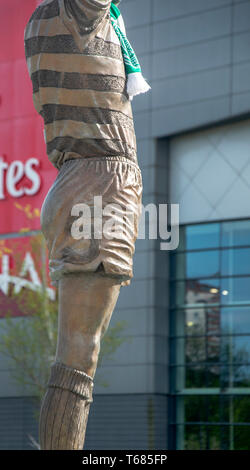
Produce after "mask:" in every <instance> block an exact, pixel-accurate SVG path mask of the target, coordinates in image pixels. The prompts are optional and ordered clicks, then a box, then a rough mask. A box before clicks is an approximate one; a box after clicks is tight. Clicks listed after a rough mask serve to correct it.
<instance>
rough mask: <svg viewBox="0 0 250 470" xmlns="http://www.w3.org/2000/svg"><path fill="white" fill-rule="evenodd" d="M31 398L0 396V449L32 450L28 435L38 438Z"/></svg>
mask: <svg viewBox="0 0 250 470" xmlns="http://www.w3.org/2000/svg"><path fill="white" fill-rule="evenodd" d="M34 410H35V409H34V403H33V400H32V399H31V398H26V397H20V398H0V450H9V449H13V450H33V449H34V447H33V446H32V443H31V440H30V439H29V435H30V436H32V437H33V438H34V439H35V440H36V441H37V439H38V426H37V422H36V420H35V417H34Z"/></svg>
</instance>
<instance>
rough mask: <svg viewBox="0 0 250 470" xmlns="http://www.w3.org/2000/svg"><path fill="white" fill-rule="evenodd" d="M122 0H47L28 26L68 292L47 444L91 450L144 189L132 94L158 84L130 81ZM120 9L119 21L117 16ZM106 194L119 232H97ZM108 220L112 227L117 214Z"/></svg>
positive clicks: (50, 214)
mask: <svg viewBox="0 0 250 470" xmlns="http://www.w3.org/2000/svg"><path fill="white" fill-rule="evenodd" d="M119 3H120V0H115V1H113V2H111V0H45V1H43V2H42V3H41V5H40V6H38V7H37V8H36V10H35V11H34V12H33V14H32V16H31V17H30V19H29V21H28V23H27V25H26V28H25V34H24V45H25V56H26V61H27V67H28V71H29V75H30V78H31V81H32V85H33V102H34V106H35V109H36V110H37V112H38V113H39V114H40V115H41V116H42V118H43V120H44V137H45V142H46V151H47V155H48V158H49V160H50V161H51V162H52V164H53V165H54V166H55V167H56V168H57V169H58V170H59V171H58V174H57V177H56V179H55V181H54V183H53V185H52V187H51V188H50V190H49V192H48V194H47V196H46V198H45V200H44V203H43V206H42V211H41V228H42V232H43V234H44V237H45V239H46V242H47V246H48V252H49V268H50V276H51V280H52V284H53V285H55V286H57V287H58V289H59V291H58V294H59V312H58V322H59V323H58V343H57V351H56V357H55V362H54V363H53V365H52V367H51V375H50V379H49V383H48V388H47V392H46V394H45V397H44V399H43V402H42V406H41V412H40V422H39V440H40V449H41V450H45V449H53V450H56V449H69V450H76V449H82V448H83V444H84V440H85V432H86V426H87V420H88V413H89V408H90V404H91V403H92V401H93V397H92V391H93V384H94V381H93V379H94V375H95V371H96V367H97V361H98V355H99V351H100V342H101V339H102V337H103V335H104V334H105V332H106V331H107V328H108V325H109V322H110V319H111V315H112V312H113V310H114V307H115V305H116V302H117V299H118V296H119V292H120V288H121V286H127V285H129V284H130V281H131V278H132V277H133V254H134V249H135V247H134V243H135V240H136V238H137V236H138V221H139V217H140V214H141V198H142V189H143V186H142V177H141V171H140V168H139V166H138V161H137V147H136V137H135V130H134V123H133V114H132V108H131V100H132V98H133V95H134V94H138V93H140V92H142V93H143V92H145V91H147V90H148V89H149V88H150V87H149V86H148V87H147V86H146V87H145V82H144V84H143V83H142V80H143V77H142V75H140V76H139V72H138V70H139V69H138V68H137V69H136V70H133V68H131V69H130V70H129V72H131V77H130V79H131V78H133V79H134V77H135V78H136V79H138V78H139V81H138V83H139V90H138V89H136V86H134V85H132V87H131V83H132V82H131V80H130V87H128V74H126V70H125V66H124V54H125V53H126V51H125V52H124V47H123V48H122V46H121V44H122V43H121V41H122V39H121V38H123V40H125V43H126V39H124V38H125V34H126V31H125V26H124V23H123V20H122V17H121V15H120V12H119V9H118V4H119ZM112 8H113V10H112V11H113V15H116V16H117V17H118V16H119V15H120V17H119V18H118V19H117V21H116V20H114V18H115V17H116V16H113V20H112V21H111V13H110V12H111V9H112ZM113 21H115V25H114V24H113ZM119 28H120V29H119ZM120 31H123V35H122V34H121V33H120ZM118 35H120V37H118ZM125 43H124V42H123V44H125ZM134 64H135V61H134ZM137 65H138V64H137ZM131 67H132V66H131ZM132 72H135V73H134V74H133V73H132ZM140 84H141V85H142V88H141V90H140ZM143 87H144V88H143ZM131 90H132V91H131ZM133 90H134V91H133ZM96 196H101V198H102V207H103V208H104V207H105V206H106V205H108V204H111V206H112V204H118V206H119V208H120V212H119V211H118V212H117V213H116V215H115V217H117V219H119V220H118V222H119V223H121V222H122V224H123V231H122V232H121V233H120V236H119V237H118V238H117V237H116V238H106V237H104V236H102V237H97V236H96V235H95V232H94V225H95V222H96V220H95V204H94V202H95V197H96ZM83 203H84V204H87V205H88V207H89V208H90V212H91V221H90V222H91V237H90V238H83V237H74V236H72V224H73V222H74V221H75V220H76V217H75V215H72V209H73V208H75V207H76V208H77V207H78V205H79V204H80V205H81V204H83ZM128 208H129V210H128ZM73 213H74V211H73ZM74 214H75V213H74ZM79 216H80V212H79ZM130 216H132V217H130ZM98 220H99V222H100V220H101V224H104V222H105V220H107V216H104V217H103V218H102V219H98Z"/></svg>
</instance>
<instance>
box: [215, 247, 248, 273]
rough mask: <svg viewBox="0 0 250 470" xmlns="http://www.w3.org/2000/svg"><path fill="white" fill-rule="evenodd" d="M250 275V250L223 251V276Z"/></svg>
mask: <svg viewBox="0 0 250 470" xmlns="http://www.w3.org/2000/svg"><path fill="white" fill-rule="evenodd" d="M237 274H250V248H234V249H231V248H230V249H226V250H222V251H221V275H222V276H233V275H237Z"/></svg>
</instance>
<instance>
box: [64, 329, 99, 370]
mask: <svg viewBox="0 0 250 470" xmlns="http://www.w3.org/2000/svg"><path fill="white" fill-rule="evenodd" d="M99 351H100V335H93V334H91V335H90V334H85V333H81V332H77V333H72V334H71V336H70V339H69V340H68V341H67V344H66V343H64V344H63V347H62V348H60V349H59V353H60V356H61V358H62V359H63V361H64V363H66V364H67V365H69V366H72V367H80V365H81V364H82V365H83V366H84V367H85V368H92V367H93V366H95V365H96V364H97V361H98V356H99Z"/></svg>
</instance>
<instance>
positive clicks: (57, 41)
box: [24, 0, 138, 169]
mask: <svg viewBox="0 0 250 470" xmlns="http://www.w3.org/2000/svg"><path fill="white" fill-rule="evenodd" d="M118 2H119V0H118V1H117V2H116V3H118ZM110 4H111V0H45V1H43V2H42V4H41V5H40V6H38V7H37V8H36V9H35V11H34V12H33V14H32V15H31V17H30V19H29V21H28V23H27V25H26V27H25V31H24V48H25V57H26V62H27V67H28V72H29V76H30V78H31V81H32V85H33V103H34V106H35V109H36V110H37V112H38V113H39V114H40V115H41V116H42V118H43V120H44V137H45V142H46V149H47V155H48V158H49V160H50V161H51V163H52V164H53V165H54V166H55V167H56V168H57V169H60V168H61V166H62V164H63V163H64V161H66V160H69V159H72V158H82V157H105V156H107V157H110V156H122V157H126V158H128V159H130V160H132V161H134V162H135V163H136V164H138V162H137V146H136V136H135V130H134V121H133V114H132V108H131V102H130V100H129V96H128V94H127V92H126V73H125V67H124V62H123V56H122V52H121V46H120V42H119V39H118V37H117V35H116V33H115V31H114V29H113V26H112V24H111V20H110V16H109V10H110Z"/></svg>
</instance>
